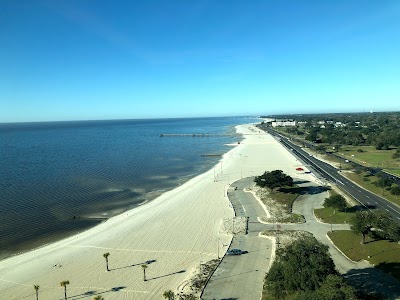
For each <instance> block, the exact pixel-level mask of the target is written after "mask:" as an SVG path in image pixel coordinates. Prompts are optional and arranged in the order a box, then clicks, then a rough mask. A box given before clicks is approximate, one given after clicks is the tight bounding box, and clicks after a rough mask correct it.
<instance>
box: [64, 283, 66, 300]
mask: <svg viewBox="0 0 400 300" xmlns="http://www.w3.org/2000/svg"><path fill="white" fill-rule="evenodd" d="M64 298H65V300H67V286H66V285H64Z"/></svg>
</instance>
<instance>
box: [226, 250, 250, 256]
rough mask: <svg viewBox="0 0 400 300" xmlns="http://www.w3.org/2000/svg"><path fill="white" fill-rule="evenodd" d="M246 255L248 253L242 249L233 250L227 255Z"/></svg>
mask: <svg viewBox="0 0 400 300" xmlns="http://www.w3.org/2000/svg"><path fill="white" fill-rule="evenodd" d="M246 253H247V251H242V250H240V249H231V250H228V251H227V252H226V254H227V255H241V254H246Z"/></svg>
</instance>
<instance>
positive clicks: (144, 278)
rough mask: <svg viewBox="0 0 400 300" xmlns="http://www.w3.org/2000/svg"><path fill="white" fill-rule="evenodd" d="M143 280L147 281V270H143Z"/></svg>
mask: <svg viewBox="0 0 400 300" xmlns="http://www.w3.org/2000/svg"><path fill="white" fill-rule="evenodd" d="M143 280H144V281H146V269H143Z"/></svg>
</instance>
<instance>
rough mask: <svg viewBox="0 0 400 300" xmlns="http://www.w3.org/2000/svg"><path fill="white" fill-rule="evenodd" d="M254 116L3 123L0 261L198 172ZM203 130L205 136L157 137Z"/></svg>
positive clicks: (146, 198) (235, 139)
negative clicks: (238, 125)
mask: <svg viewBox="0 0 400 300" xmlns="http://www.w3.org/2000/svg"><path fill="white" fill-rule="evenodd" d="M257 121H258V120H257V119H251V118H243V117H236V118H193V119H152V120H112V121H76V122H45V123H14V124H11V123H8V124H0V220H1V221H0V259H3V258H5V257H7V256H10V255H13V254H16V253H19V252H21V251H26V250H29V249H32V248H35V247H38V246H42V245H44V244H47V243H50V242H53V241H55V240H58V239H61V238H63V237H65V236H68V235H72V234H75V233H77V232H80V231H82V230H85V229H87V228H89V227H91V226H94V225H96V224H97V223H99V222H101V221H104V220H106V219H107V218H109V217H111V216H113V215H116V214H119V213H122V212H124V211H126V210H128V209H131V208H134V207H135V206H137V205H141V204H143V203H145V202H147V201H151V200H152V199H154V198H155V197H157V196H159V195H160V194H161V193H163V192H165V191H167V190H170V189H173V188H174V187H176V186H178V185H180V184H182V183H183V182H185V181H187V180H188V179H190V178H192V177H194V176H196V175H198V174H200V173H203V172H205V171H207V170H208V169H210V168H211V167H212V166H213V165H214V164H216V163H217V162H218V161H219V159H220V157H218V156H211V157H210V156H202V155H204V154H221V155H222V154H223V153H226V152H227V151H229V150H230V149H231V146H228V145H227V144H234V143H237V142H238V141H240V140H241V137H240V136H238V135H237V134H236V133H235V129H234V126H235V125H237V124H243V123H251V122H257ZM196 133H208V134H210V135H209V136H208V137H191V136H174V137H160V134H196Z"/></svg>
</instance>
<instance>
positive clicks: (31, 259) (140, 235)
mask: <svg viewBox="0 0 400 300" xmlns="http://www.w3.org/2000/svg"><path fill="white" fill-rule="evenodd" d="M237 130H238V131H239V132H240V133H243V134H244V135H245V140H244V141H243V142H241V143H240V145H238V146H237V147H234V148H233V149H232V150H230V151H229V152H228V153H226V154H225V155H224V157H223V158H222V160H221V162H220V163H219V164H218V165H216V166H215V168H213V169H211V170H209V171H208V172H206V173H204V174H202V175H199V176H197V177H195V178H193V179H191V180H189V181H188V182H186V183H185V184H183V185H181V186H180V187H178V188H176V189H174V190H172V191H169V192H166V193H164V194H162V195H161V196H160V197H158V198H157V199H155V200H153V201H151V202H149V203H146V204H144V205H142V206H140V207H137V208H135V209H132V210H131V211H129V212H126V213H123V214H121V215H118V216H116V217H113V218H111V219H109V220H108V221H107V222H104V223H102V224H100V225H98V226H96V227H94V228H92V229H90V230H87V231H85V232H82V233H80V234H78V235H75V236H73V237H70V238H67V239H64V240H62V241H59V242H56V243H54V244H51V245H48V246H45V247H41V248H39V249H36V250H34V251H31V252H28V253H25V254H21V255H18V256H14V257H11V258H8V259H6V260H3V261H1V262H0V298H1V299H35V290H34V288H33V285H39V286H40V289H39V296H40V297H39V299H63V296H64V293H63V288H62V287H61V286H60V282H61V281H63V280H69V281H70V284H69V285H68V286H67V295H68V296H69V297H72V296H74V297H73V299H93V297H94V295H97V294H101V295H102V296H103V297H104V298H105V299H106V300H111V299H163V297H162V294H163V292H164V291H166V290H169V289H171V290H173V291H175V290H176V288H177V287H178V286H182V284H184V282H185V280H186V279H187V278H188V277H190V276H191V274H192V272H193V271H194V270H195V269H196V268H198V266H199V264H200V262H206V261H208V260H211V259H214V258H217V251H218V248H217V247H218V246H219V247H220V252H222V251H226V246H225V247H223V245H227V244H229V243H230V240H231V238H232V237H231V235H226V234H222V233H220V224H221V222H222V219H223V218H229V217H232V214H233V211H232V208H230V206H229V202H228V199H227V197H226V196H225V191H226V188H227V185H228V184H229V183H232V182H234V181H235V180H237V179H240V178H242V177H248V176H254V175H260V174H261V173H263V172H264V171H271V170H274V169H281V170H283V171H284V172H285V173H287V174H289V175H291V176H293V177H297V178H303V179H307V180H314V178H313V177H312V175H310V174H299V173H298V172H297V171H296V170H295V168H296V167H299V166H301V163H300V162H298V161H297V160H296V159H295V158H294V157H293V156H292V154H291V153H290V152H289V151H287V150H285V149H284V148H283V147H282V146H281V145H280V144H279V143H278V142H277V141H276V140H275V139H274V138H273V137H271V136H270V135H268V134H265V133H263V132H259V130H258V129H257V128H255V127H253V126H251V125H240V126H238V127H237ZM214 174H215V175H214ZM214 176H217V178H218V180H217V181H214ZM218 240H220V243H219V242H218ZM218 244H219V245H218ZM106 252H109V253H110V256H109V265H110V269H111V271H110V272H107V271H106V267H105V259H104V258H103V253H106ZM146 261H154V262H152V263H150V264H149V265H148V268H147V270H146V274H147V279H148V280H147V281H143V271H142V268H141V264H143V263H145V262H146Z"/></svg>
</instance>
